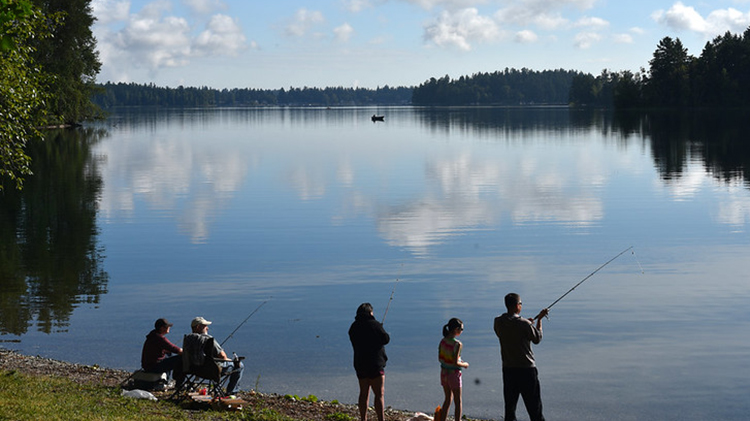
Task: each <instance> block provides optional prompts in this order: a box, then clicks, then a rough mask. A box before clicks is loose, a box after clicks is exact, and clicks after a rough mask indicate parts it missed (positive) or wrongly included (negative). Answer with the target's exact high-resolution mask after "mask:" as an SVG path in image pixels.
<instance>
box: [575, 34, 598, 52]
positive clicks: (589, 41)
mask: <svg viewBox="0 0 750 421" xmlns="http://www.w3.org/2000/svg"><path fill="white" fill-rule="evenodd" d="M601 39H602V36H601V35H600V34H598V33H596V32H581V33H579V34H577V35H576V36H575V39H574V45H575V46H576V48H580V49H582V50H585V49H587V48H591V46H592V45H594V44H596V43H597V42H599V41H601Z"/></svg>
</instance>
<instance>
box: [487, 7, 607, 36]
mask: <svg viewBox="0 0 750 421" xmlns="http://www.w3.org/2000/svg"><path fill="white" fill-rule="evenodd" d="M506 3H507V6H505V7H504V8H502V9H500V10H498V11H497V12H496V13H495V19H497V20H498V21H499V22H501V23H506V24H511V25H521V26H524V25H536V26H538V27H539V28H542V29H545V30H554V29H557V28H561V27H564V26H566V25H568V23H569V21H568V19H566V18H564V17H563V16H562V12H561V11H562V10H566V9H570V8H573V9H578V10H588V9H591V8H592V7H593V6H594V3H596V0H511V1H508V2H506Z"/></svg>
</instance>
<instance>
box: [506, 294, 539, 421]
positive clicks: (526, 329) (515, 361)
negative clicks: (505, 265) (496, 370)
mask: <svg viewBox="0 0 750 421" xmlns="http://www.w3.org/2000/svg"><path fill="white" fill-rule="evenodd" d="M521 305H522V303H521V297H520V296H519V295H518V294H515V293H510V294H508V295H506V296H505V308H506V309H507V310H508V312H507V313H504V314H502V315H500V316H498V317H496V318H495V334H496V335H497V337H498V339H500V353H501V355H502V360H503V399H504V401H505V418H504V420H505V421H516V405H517V404H518V395H521V397H523V403H524V405H525V406H526V410H527V411H528V412H529V417H530V418H531V421H544V415H542V395H541V390H540V386H539V376H538V371H537V369H536V363H535V362H534V352H533V351H532V350H531V343H532V342H533V343H534V344H539V342H541V340H542V318H544V317H545V316H546V315H547V313H549V309H546V308H545V309H543V310H542V311H540V312H539V314H538V315H537V316H536V317H535V318H533V319H524V318H523V317H521ZM534 321H536V326H534Z"/></svg>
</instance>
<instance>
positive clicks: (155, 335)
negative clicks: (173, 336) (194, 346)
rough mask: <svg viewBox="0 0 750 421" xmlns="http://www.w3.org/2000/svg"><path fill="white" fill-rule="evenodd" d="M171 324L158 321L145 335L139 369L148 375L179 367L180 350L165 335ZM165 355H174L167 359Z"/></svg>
mask: <svg viewBox="0 0 750 421" xmlns="http://www.w3.org/2000/svg"><path fill="white" fill-rule="evenodd" d="M171 327H172V323H169V322H168V321H167V319H159V320H157V321H156V323H154V330H152V331H151V332H149V334H148V335H146V342H144V343H143V351H142V352H141V367H142V368H143V371H146V372H149V373H168V372H171V371H172V370H174V369H175V368H176V367H178V366H179V365H180V361H181V357H180V355H181V354H182V348H180V347H178V346H177V345H175V344H173V343H172V342H170V341H169V339H167V337H166V334H168V333H169V328H171ZM167 354H175V355H173V356H171V357H167Z"/></svg>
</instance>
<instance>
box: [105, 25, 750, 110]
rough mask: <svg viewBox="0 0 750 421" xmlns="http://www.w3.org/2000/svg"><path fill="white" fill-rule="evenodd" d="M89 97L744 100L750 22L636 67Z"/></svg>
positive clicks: (668, 45)
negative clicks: (404, 83) (406, 83)
mask: <svg viewBox="0 0 750 421" xmlns="http://www.w3.org/2000/svg"><path fill="white" fill-rule="evenodd" d="M100 87H101V88H103V89H102V93H101V94H98V95H96V96H95V97H94V99H93V101H94V102H95V103H96V104H98V105H100V106H101V107H103V108H109V107H113V106H169V107H205V106H264V105H276V106H346V105H408V104H413V105H423V106H452V105H509V106H513V105H533V104H535V105H567V104H570V105H574V106H589V107H598V108H617V109H625V108H654V107H670V108H673V107H680V108H684V107H746V106H750V28H748V29H747V30H746V31H745V33H744V34H743V35H732V34H731V33H729V32H727V33H726V34H725V35H723V36H720V37H716V38H715V39H714V40H713V41H711V42H707V43H706V46H705V47H704V48H703V52H702V54H701V55H700V57H698V58H695V57H693V56H691V55H688V53H687V49H686V48H685V47H684V46H683V45H682V42H681V41H680V40H679V38H678V39H672V38H670V37H665V38H663V39H662V40H661V41H660V42H659V44H658V46H657V48H656V51H654V54H653V58H652V59H651V60H650V61H649V69H648V70H647V69H644V68H641V71H640V72H635V73H634V72H631V71H620V72H611V71H609V70H603V71H602V73H601V74H600V75H599V76H594V75H592V74H590V73H583V72H579V71H574V70H563V69H558V70H544V71H534V70H529V69H526V68H524V69H520V70H517V69H508V68H506V69H505V70H502V71H496V72H493V73H476V74H474V75H471V76H461V77H459V78H458V79H451V78H450V77H449V76H447V75H446V76H444V77H441V78H439V79H436V78H434V77H433V78H430V79H429V80H427V81H425V82H424V83H422V84H420V85H419V86H417V87H414V88H412V87H398V88H391V87H388V86H385V87H383V88H377V89H364V88H343V87H338V88H308V87H304V88H289V89H288V90H286V89H278V90H263V89H223V90H216V89H211V88H207V87H202V88H186V87H182V86H180V87H177V88H165V87H158V86H155V85H153V84H148V85H138V84H133V83H130V84H124V83H117V84H112V83H107V84H105V85H100Z"/></svg>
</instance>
